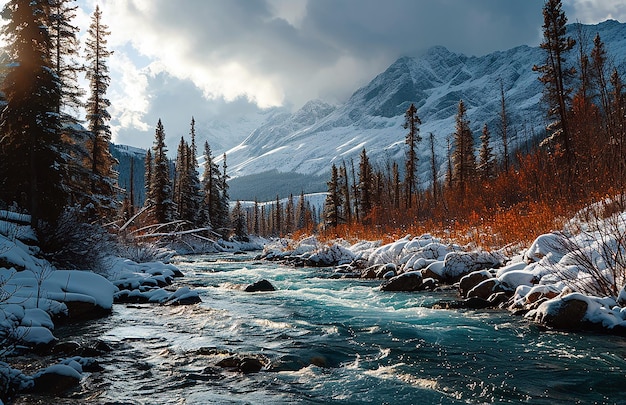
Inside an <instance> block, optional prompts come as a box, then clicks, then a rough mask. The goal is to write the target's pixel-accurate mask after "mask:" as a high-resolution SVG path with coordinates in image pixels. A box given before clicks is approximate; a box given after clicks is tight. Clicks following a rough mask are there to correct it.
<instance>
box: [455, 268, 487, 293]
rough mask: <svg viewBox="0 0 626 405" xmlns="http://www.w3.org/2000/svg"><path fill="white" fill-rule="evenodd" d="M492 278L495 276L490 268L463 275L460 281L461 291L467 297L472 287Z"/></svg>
mask: <svg viewBox="0 0 626 405" xmlns="http://www.w3.org/2000/svg"><path fill="white" fill-rule="evenodd" d="M490 278H493V275H492V274H491V273H490V272H489V271H488V270H478V271H474V272H472V273H470V274H468V275H466V276H463V277H461V281H459V292H460V293H461V296H463V297H467V293H468V292H469V291H470V290H471V289H472V288H474V287H476V286H477V285H478V284H480V283H481V282H483V281H485V280H487V279H490Z"/></svg>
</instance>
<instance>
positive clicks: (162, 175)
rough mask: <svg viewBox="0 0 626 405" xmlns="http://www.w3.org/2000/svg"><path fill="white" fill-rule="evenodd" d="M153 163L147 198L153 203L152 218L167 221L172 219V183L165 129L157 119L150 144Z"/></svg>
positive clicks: (157, 220)
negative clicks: (151, 143)
mask: <svg viewBox="0 0 626 405" xmlns="http://www.w3.org/2000/svg"><path fill="white" fill-rule="evenodd" d="M152 152H153V164H152V176H151V182H150V192H149V195H148V198H149V199H150V201H151V203H152V204H153V206H154V208H153V215H154V220H155V221H156V222H157V223H167V222H169V221H171V220H172V214H173V210H174V207H173V205H174V204H173V202H172V184H171V179H170V164H169V163H170V162H169V160H168V159H167V148H166V146H165V130H164V129H163V124H162V123H161V119H159V121H158V123H157V126H156V131H155V135H154V145H153V146H152Z"/></svg>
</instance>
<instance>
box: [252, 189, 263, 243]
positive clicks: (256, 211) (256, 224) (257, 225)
mask: <svg viewBox="0 0 626 405" xmlns="http://www.w3.org/2000/svg"><path fill="white" fill-rule="evenodd" d="M259 215H260V212H259V201H258V200H257V199H256V198H255V199H254V216H253V221H254V229H253V232H254V234H255V235H257V236H259V235H261V222H260V219H259Z"/></svg>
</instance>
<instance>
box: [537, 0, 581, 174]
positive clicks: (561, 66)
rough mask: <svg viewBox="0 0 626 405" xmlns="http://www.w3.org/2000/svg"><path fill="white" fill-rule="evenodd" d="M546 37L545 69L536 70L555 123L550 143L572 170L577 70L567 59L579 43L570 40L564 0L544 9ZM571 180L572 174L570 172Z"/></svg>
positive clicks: (551, 0)
mask: <svg viewBox="0 0 626 405" xmlns="http://www.w3.org/2000/svg"><path fill="white" fill-rule="evenodd" d="M543 21H544V23H543V37H544V41H543V42H542V43H541V45H540V47H541V48H542V49H543V50H544V51H545V54H546V60H545V63H544V64H543V65H535V66H533V70H534V71H536V72H539V73H540V75H541V76H539V80H540V81H541V82H542V83H543V84H544V85H545V87H544V89H545V92H544V97H545V100H546V102H547V103H548V116H549V117H553V118H554V121H553V122H552V123H551V124H550V125H549V126H548V131H549V132H550V133H551V135H550V138H549V140H550V141H552V142H555V143H559V144H561V145H562V146H563V149H564V153H565V159H566V163H567V165H568V169H571V168H572V164H573V159H574V150H573V145H572V139H571V134H570V128H569V126H568V110H569V104H570V101H571V100H570V98H571V97H570V93H571V91H572V90H571V87H570V86H569V83H570V81H571V79H572V77H573V76H574V73H575V71H574V69H573V68H567V66H566V60H565V55H566V53H567V52H568V51H569V50H571V49H572V48H573V47H574V45H575V44H576V41H574V40H573V39H572V38H571V37H569V36H567V28H566V25H567V17H565V13H564V12H563V10H562V4H561V0H547V1H546V3H545V5H544V7H543ZM568 173H569V178H568V180H566V181H568V182H569V181H570V180H572V179H571V171H569V170H568Z"/></svg>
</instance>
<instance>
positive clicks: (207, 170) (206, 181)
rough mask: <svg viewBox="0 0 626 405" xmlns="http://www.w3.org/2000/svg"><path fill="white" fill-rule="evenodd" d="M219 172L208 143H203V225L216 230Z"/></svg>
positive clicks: (218, 206) (218, 213) (218, 208)
mask: <svg viewBox="0 0 626 405" xmlns="http://www.w3.org/2000/svg"><path fill="white" fill-rule="evenodd" d="M219 179H220V170H219V166H218V165H217V163H216V162H215V159H214V158H213V155H212V153H211V147H210V146H209V143H208V142H206V141H205V143H204V174H203V177H202V196H203V200H202V201H203V203H202V205H203V209H202V212H203V213H204V215H203V216H204V218H203V219H204V225H205V226H210V227H212V228H214V229H217V228H218V227H219V226H220V224H219V216H220V204H221V203H220V199H221V196H220V180H219Z"/></svg>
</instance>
